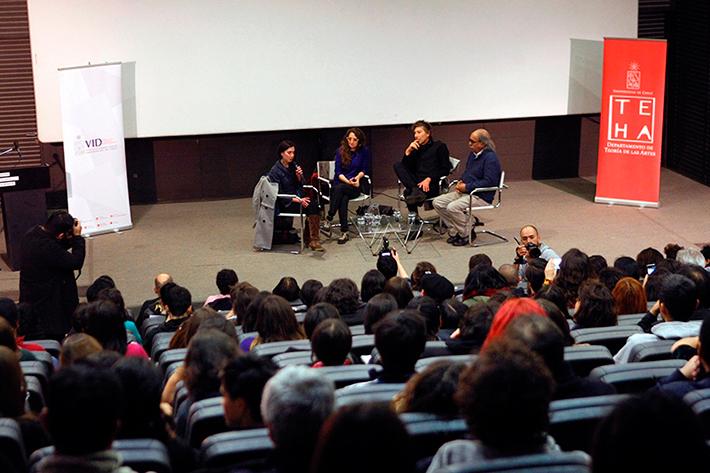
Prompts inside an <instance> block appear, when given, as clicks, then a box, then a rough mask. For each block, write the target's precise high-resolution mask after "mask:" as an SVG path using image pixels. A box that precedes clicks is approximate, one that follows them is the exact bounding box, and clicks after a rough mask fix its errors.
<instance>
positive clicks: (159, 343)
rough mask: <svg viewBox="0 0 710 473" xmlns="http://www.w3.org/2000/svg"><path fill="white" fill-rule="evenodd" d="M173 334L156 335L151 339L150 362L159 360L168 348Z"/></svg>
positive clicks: (162, 333)
mask: <svg viewBox="0 0 710 473" xmlns="http://www.w3.org/2000/svg"><path fill="white" fill-rule="evenodd" d="M173 335H175V332H161V333H156V334H155V336H154V337H153V343H152V344H151V346H150V358H151V360H159V359H160V355H162V354H163V352H164V351H166V350H168V349H169V348H170V340H172V338H173Z"/></svg>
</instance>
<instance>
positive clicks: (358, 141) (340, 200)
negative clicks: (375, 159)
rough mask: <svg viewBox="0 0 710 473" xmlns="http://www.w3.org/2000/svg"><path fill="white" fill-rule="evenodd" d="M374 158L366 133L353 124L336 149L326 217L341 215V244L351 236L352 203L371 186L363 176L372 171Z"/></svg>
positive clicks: (339, 239) (339, 240)
mask: <svg viewBox="0 0 710 473" xmlns="http://www.w3.org/2000/svg"><path fill="white" fill-rule="evenodd" d="M371 161H372V158H371V157H370V151H369V150H368V149H367V147H366V146H365V133H363V131H362V130H361V129H359V128H350V129H348V131H346V132H345V136H344V137H343V139H342V141H341V142H340V147H339V148H338V151H336V152H335V173H334V178H333V187H332V190H331V194H330V208H329V209H328V215H327V216H326V218H327V219H328V221H329V222H330V221H332V220H333V217H334V216H335V213H336V212H337V213H338V218H339V219H340V233H341V234H340V238H338V244H343V243H345V242H346V241H348V240H349V237H348V203H349V202H350V199H353V198H355V197H357V196H359V195H360V193H361V192H364V193H367V192H368V189H365V188H364V184H361V183H360V181H361V179H362V178H363V177H364V176H365V175H366V174H368V175H369V173H370V165H371Z"/></svg>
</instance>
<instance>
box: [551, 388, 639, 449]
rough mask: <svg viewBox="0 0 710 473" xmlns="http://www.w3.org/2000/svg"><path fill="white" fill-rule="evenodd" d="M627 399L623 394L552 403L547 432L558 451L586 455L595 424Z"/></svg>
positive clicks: (590, 444) (589, 447)
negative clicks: (575, 451)
mask: <svg viewBox="0 0 710 473" xmlns="http://www.w3.org/2000/svg"><path fill="white" fill-rule="evenodd" d="M628 397H629V396H628V395H627V394H610V395H606V396H593V397H581V398H576V399H562V400H559V401H552V402H551V403H550V427H549V430H548V432H549V434H550V435H552V437H554V439H555V440H556V441H557V444H558V445H559V446H560V447H561V448H562V450H565V451H571V450H584V451H585V452H587V453H589V452H590V451H591V446H592V437H593V436H594V431H595V430H596V427H597V424H598V423H599V421H601V419H603V418H604V417H605V416H606V415H607V414H608V413H609V412H611V411H612V409H614V407H615V406H616V405H617V404H618V403H619V402H621V401H623V400H624V399H627V398H628Z"/></svg>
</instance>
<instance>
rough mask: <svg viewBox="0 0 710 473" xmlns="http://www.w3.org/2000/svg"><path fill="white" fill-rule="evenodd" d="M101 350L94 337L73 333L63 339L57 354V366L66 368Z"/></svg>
mask: <svg viewBox="0 0 710 473" xmlns="http://www.w3.org/2000/svg"><path fill="white" fill-rule="evenodd" d="M101 350H103V348H102V347H101V344H100V343H99V342H98V340H96V339H95V338H94V337H92V336H91V335H89V334H88V333H73V334H71V335H69V336H68V337H67V338H65V339H64V342H63V343H62V349H61V351H60V352H59V366H61V367H62V368H66V367H68V366H71V365H73V364H74V363H76V362H77V361H79V360H82V359H84V358H86V357H87V356H89V355H91V354H93V353H99V352H100V351H101Z"/></svg>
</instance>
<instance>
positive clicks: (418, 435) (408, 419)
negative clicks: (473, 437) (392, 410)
mask: <svg viewBox="0 0 710 473" xmlns="http://www.w3.org/2000/svg"><path fill="white" fill-rule="evenodd" d="M399 418H400V419H401V420H402V423H403V424H404V427H405V428H406V429H407V432H409V437H410V438H411V439H412V451H413V452H414V453H415V455H416V459H417V461H421V460H422V459H425V458H429V457H432V456H434V454H435V453H436V451H437V450H439V447H441V446H442V445H443V444H445V443H446V442H448V441H450V440H456V439H462V438H465V437H466V436H467V435H468V426H467V425H466V421H465V420H463V419H462V418H460V417H456V418H453V419H447V418H444V417H440V416H437V415H435V414H429V413H426V412H404V413H402V414H400V415H399Z"/></svg>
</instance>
